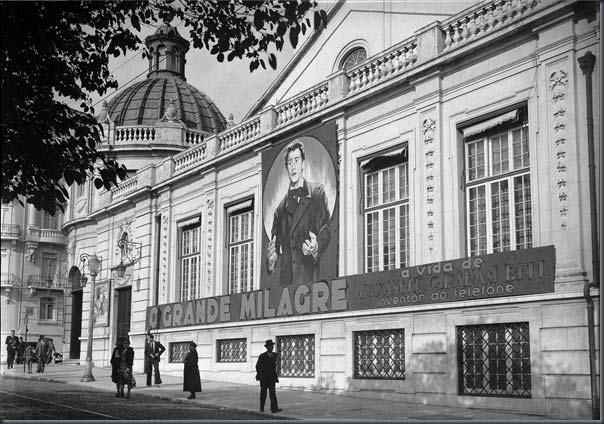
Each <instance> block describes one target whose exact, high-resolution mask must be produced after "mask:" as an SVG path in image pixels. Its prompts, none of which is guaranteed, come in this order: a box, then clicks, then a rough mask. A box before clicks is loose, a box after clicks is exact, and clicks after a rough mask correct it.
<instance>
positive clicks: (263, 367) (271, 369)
mask: <svg viewBox="0 0 604 424" xmlns="http://www.w3.org/2000/svg"><path fill="white" fill-rule="evenodd" d="M274 346H275V343H273V341H272V340H271V339H268V340H267V341H266V343H264V347H266V352H264V353H262V354H260V356H259V357H258V362H256V380H258V381H259V382H260V412H264V403H265V402H266V390H267V389H268V393H269V396H270V398H271V412H279V411H281V409H280V408H279V404H278V403H277V395H276V394H275V383H278V382H279V378H278V377H277V360H278V358H279V354H278V353H275V352H273V347H274Z"/></svg>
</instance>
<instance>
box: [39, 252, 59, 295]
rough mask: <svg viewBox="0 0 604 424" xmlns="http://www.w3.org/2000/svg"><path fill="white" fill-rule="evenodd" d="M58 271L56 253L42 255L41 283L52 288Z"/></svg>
mask: <svg viewBox="0 0 604 424" xmlns="http://www.w3.org/2000/svg"><path fill="white" fill-rule="evenodd" d="M56 269H57V254H56V253H43V254H42V267H41V271H42V275H41V276H40V278H41V281H40V282H41V283H44V284H45V285H46V286H47V287H50V285H51V284H52V281H53V279H54V277H55V272H56Z"/></svg>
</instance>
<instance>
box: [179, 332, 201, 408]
mask: <svg viewBox="0 0 604 424" xmlns="http://www.w3.org/2000/svg"><path fill="white" fill-rule="evenodd" d="M198 360H199V357H198V356H197V345H196V344H195V342H189V353H187V356H185V359H184V363H185V368H184V376H183V377H184V380H183V385H182V391H183V392H190V393H191V394H190V395H189V396H188V397H187V399H195V393H196V392H201V378H200V376H199V366H198V365H197V361H198Z"/></svg>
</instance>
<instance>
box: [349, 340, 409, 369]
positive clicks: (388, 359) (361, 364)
mask: <svg viewBox="0 0 604 424" xmlns="http://www.w3.org/2000/svg"><path fill="white" fill-rule="evenodd" d="M353 337H354V378H358V379H372V380H404V379H405V330H403V329H395V330H373V331H355V332H354V333H353Z"/></svg>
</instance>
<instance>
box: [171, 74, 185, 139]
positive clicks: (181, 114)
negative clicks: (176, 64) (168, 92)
mask: <svg viewBox="0 0 604 424" xmlns="http://www.w3.org/2000/svg"><path fill="white" fill-rule="evenodd" d="M172 84H174V89H175V90H174V91H175V92H176V99H175V100H176V103H177V105H178V116H179V119H180V120H181V121H182V122H184V123H185V126H187V127H188V125H187V119H186V115H185V110H184V106H183V102H182V94H181V93H180V87H179V86H178V80H177V79H173V80H172Z"/></svg>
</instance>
